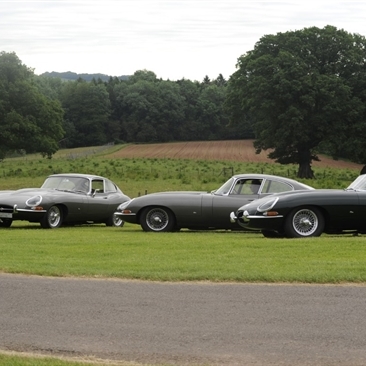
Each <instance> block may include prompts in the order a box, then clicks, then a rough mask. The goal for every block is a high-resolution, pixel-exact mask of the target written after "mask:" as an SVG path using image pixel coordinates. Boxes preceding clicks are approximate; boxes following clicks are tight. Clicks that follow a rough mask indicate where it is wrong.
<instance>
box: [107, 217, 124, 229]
mask: <svg viewBox="0 0 366 366" xmlns="http://www.w3.org/2000/svg"><path fill="white" fill-rule="evenodd" d="M105 224H106V225H107V226H115V227H122V226H123V225H124V224H125V222H124V221H123V220H122V219H121V218H120V217H119V216H117V215H115V214H113V215H112V216H111V217H110V218H109V219H108V220H107V222H106V223H105Z"/></svg>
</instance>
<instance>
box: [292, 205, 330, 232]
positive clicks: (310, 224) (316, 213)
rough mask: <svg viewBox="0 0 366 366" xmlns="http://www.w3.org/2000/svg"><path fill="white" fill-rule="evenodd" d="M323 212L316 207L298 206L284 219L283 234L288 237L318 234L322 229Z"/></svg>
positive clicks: (323, 222)
mask: <svg viewBox="0 0 366 366" xmlns="http://www.w3.org/2000/svg"><path fill="white" fill-rule="evenodd" d="M324 225H325V220H324V217H323V214H322V213H321V212H320V210H319V209H317V208H316V207H298V208H295V209H294V210H292V211H291V212H290V214H289V215H288V216H287V218H286V221H285V234H286V236H287V237H289V238H308V237H312V236H320V235H321V234H322V232H323V230H324Z"/></svg>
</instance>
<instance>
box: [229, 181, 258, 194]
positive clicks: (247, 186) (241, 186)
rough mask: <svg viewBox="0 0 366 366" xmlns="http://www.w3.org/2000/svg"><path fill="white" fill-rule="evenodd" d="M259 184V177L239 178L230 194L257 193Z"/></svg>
mask: <svg viewBox="0 0 366 366" xmlns="http://www.w3.org/2000/svg"><path fill="white" fill-rule="evenodd" d="M261 184H262V180H261V179H241V180H238V181H237V182H236V183H235V186H234V188H233V190H232V192H231V194H240V195H245V194H257V193H258V191H259V188H260V186H261Z"/></svg>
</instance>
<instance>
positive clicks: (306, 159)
mask: <svg viewBox="0 0 366 366" xmlns="http://www.w3.org/2000/svg"><path fill="white" fill-rule="evenodd" d="M311 161H312V159H311V152H310V150H302V151H299V170H298V172H297V177H298V178H306V179H313V178H315V176H314V172H313V170H312V169H311Z"/></svg>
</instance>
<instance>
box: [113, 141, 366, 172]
mask: <svg viewBox="0 0 366 366" xmlns="http://www.w3.org/2000/svg"><path fill="white" fill-rule="evenodd" d="M267 154H268V152H263V151H262V153H261V154H256V153H255V150H254V147H253V140H233V141H197V142H174V143H164V144H146V145H145V144H144V145H140V144H139V145H128V146H127V147H125V148H123V149H121V150H119V151H117V152H115V153H113V154H112V156H113V157H115V158H171V159H197V160H223V161H247V162H261V163H262V162H267V163H273V160H271V159H268V158H267ZM319 157H320V159H321V161H319V162H317V161H316V162H313V166H316V167H331V168H340V169H355V170H361V168H362V165H360V164H356V163H350V162H346V161H342V160H333V159H330V158H327V157H325V156H321V155H320V156H319Z"/></svg>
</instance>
